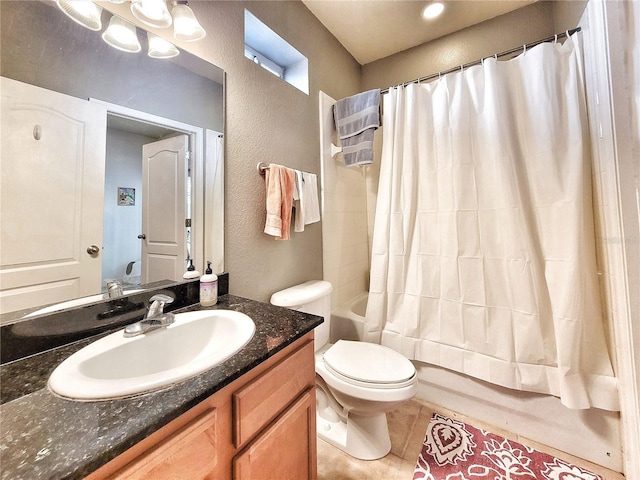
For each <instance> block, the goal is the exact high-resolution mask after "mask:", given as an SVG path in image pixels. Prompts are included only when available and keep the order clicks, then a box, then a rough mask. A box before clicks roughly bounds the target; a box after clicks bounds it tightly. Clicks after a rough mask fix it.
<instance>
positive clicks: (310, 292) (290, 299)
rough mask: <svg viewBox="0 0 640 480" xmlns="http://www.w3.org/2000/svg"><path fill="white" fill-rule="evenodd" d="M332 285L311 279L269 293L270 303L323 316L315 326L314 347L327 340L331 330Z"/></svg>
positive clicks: (318, 346)
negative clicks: (322, 320)
mask: <svg viewBox="0 0 640 480" xmlns="http://www.w3.org/2000/svg"><path fill="white" fill-rule="evenodd" d="M332 291H333V287H332V286H331V284H330V283H329V282H327V281H324V280H311V281H308V282H305V283H301V284H300V285H295V286H293V287H290V288H287V289H285V290H280V291H279V292H276V293H274V294H273V295H271V304H272V305H277V306H278V307H286V308H290V309H292V310H297V311H299V312H304V313H311V314H313V315H319V316H321V317H324V323H322V324H320V325H318V326H317V327H316V328H315V332H314V334H315V349H316V350H318V349H319V348H320V347H322V346H323V345H324V344H326V343H327V342H329V332H330V331H331V325H330V322H331V292H332Z"/></svg>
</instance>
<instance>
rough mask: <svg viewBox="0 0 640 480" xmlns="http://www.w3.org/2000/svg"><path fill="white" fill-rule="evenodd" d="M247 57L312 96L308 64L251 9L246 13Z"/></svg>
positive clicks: (245, 37)
mask: <svg viewBox="0 0 640 480" xmlns="http://www.w3.org/2000/svg"><path fill="white" fill-rule="evenodd" d="M244 55H245V57H247V58H248V59H250V60H251V61H253V62H255V63H257V64H258V65H260V66H261V67H262V68H264V69H265V70H267V71H269V72H271V73H272V74H274V75H275V76H276V77H280V78H282V79H283V80H284V81H286V82H287V83H289V84H291V85H293V86H294V87H296V88H297V89H298V90H300V91H302V92H304V93H306V94H307V95H309V61H308V60H307V57H305V56H304V55H302V54H301V53H300V52H299V51H298V50H296V49H295V48H293V47H292V46H291V45H289V43H287V41H286V40H284V39H283V38H282V37H280V35H278V34H277V33H276V32H274V31H273V30H271V29H270V28H269V27H267V26H266V25H265V24H264V23H262V22H261V21H260V20H258V18H257V17H256V16H255V15H253V14H252V13H251V12H250V11H249V10H246V9H245V11H244Z"/></svg>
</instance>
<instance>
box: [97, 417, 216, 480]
mask: <svg viewBox="0 0 640 480" xmlns="http://www.w3.org/2000/svg"><path fill="white" fill-rule="evenodd" d="M216 414H217V410H216V409H210V410H207V411H206V412H204V413H203V414H202V415H200V416H199V417H198V418H197V419H196V420H194V421H193V422H191V423H189V424H188V425H186V426H184V427H183V428H181V429H180V430H178V431H177V432H175V433H174V434H173V435H170V436H169V437H168V438H167V439H166V440H164V441H163V442H162V443H160V444H159V445H157V446H156V447H153V448H151V449H150V450H148V451H147V452H145V453H144V454H142V455H141V456H140V457H138V458H137V459H136V460H135V461H133V462H131V463H129V464H128V465H127V466H125V467H124V468H123V469H121V470H119V471H117V472H116V473H115V474H114V475H113V476H111V477H109V478H113V479H127V480H135V479H153V480H170V479H171V480H176V479H189V480H197V479H211V480H213V479H216V478H219V476H218V475H217V472H218V469H220V468H222V466H221V465H219V462H218V457H217V448H216V447H217V445H216V417H217V415H216Z"/></svg>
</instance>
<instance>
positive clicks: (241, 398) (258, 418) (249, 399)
mask: <svg viewBox="0 0 640 480" xmlns="http://www.w3.org/2000/svg"><path fill="white" fill-rule="evenodd" d="M315 378H316V377H315V366H314V351H313V342H308V343H306V344H305V345H304V346H303V347H301V348H299V349H298V350H296V351H295V352H294V353H292V354H291V355H290V356H289V357H287V358H286V359H285V360H283V361H282V362H280V363H278V364H277V365H275V366H274V367H273V368H271V369H269V370H268V371H267V372H266V373H265V374H264V375H261V376H260V377H258V378H257V379H255V380H254V381H253V382H251V383H249V384H247V385H246V386H245V387H243V388H241V389H240V390H238V391H237V392H236V393H234V394H233V409H234V417H235V421H234V425H235V429H234V430H235V434H234V443H235V446H236V447H241V446H242V445H244V444H245V443H246V442H247V441H248V440H250V439H251V438H252V437H253V436H254V435H255V434H256V433H258V432H259V431H260V430H261V429H262V428H263V427H264V426H265V425H267V424H269V423H270V422H271V421H272V420H273V419H275V418H276V417H277V416H278V415H279V414H280V413H281V412H282V411H283V410H284V409H285V408H286V407H287V406H288V405H289V404H290V403H291V402H293V401H294V400H295V399H296V398H297V397H298V396H299V395H300V394H301V393H302V392H304V391H305V390H306V389H307V388H309V387H312V386H313V385H314V384H315Z"/></svg>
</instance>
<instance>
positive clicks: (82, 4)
mask: <svg viewBox="0 0 640 480" xmlns="http://www.w3.org/2000/svg"><path fill="white" fill-rule="evenodd" d="M56 4H57V5H58V7H59V8H60V10H62V11H63V12H64V13H65V14H66V15H67V16H68V17H69V18H71V19H72V20H73V21H74V22H76V23H79V24H80V25H82V26H83V27H86V28H88V29H89V30H94V31H96V32H97V31H99V30H102V18H101V17H102V7H100V6H99V5H96V4H95V3H93V2H86V1H84V0H56Z"/></svg>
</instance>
